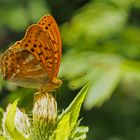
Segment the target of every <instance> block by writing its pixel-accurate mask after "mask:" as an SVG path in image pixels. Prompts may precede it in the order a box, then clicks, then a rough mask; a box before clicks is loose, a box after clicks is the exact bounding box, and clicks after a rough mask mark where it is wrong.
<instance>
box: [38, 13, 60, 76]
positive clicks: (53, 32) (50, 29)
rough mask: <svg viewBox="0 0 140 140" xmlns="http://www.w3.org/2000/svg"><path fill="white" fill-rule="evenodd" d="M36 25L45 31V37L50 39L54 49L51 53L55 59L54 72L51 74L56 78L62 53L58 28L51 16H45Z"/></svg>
mask: <svg viewBox="0 0 140 140" xmlns="http://www.w3.org/2000/svg"><path fill="white" fill-rule="evenodd" d="M38 24H39V26H40V27H41V28H42V29H43V30H44V31H45V33H46V35H47V36H48V37H49V38H50V40H51V42H52V44H53V48H54V52H53V53H54V59H55V61H54V63H55V64H54V65H55V71H54V73H53V76H54V77H56V76H57V73H58V70H59V66H60V58H61V53H62V47H61V37H60V32H59V28H58V26H57V23H56V22H55V20H54V18H53V17H52V16H51V15H46V16H44V17H42V18H41V20H40V21H39V23H38Z"/></svg>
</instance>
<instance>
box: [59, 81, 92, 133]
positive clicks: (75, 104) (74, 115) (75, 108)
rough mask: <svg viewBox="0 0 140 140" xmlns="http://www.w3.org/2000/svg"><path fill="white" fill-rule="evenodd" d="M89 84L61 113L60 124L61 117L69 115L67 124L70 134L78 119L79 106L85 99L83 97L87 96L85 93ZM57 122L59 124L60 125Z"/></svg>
mask: <svg viewBox="0 0 140 140" xmlns="http://www.w3.org/2000/svg"><path fill="white" fill-rule="evenodd" d="M89 86H90V83H88V84H86V85H85V86H84V87H83V88H82V89H81V91H80V92H79V93H78V95H77V96H76V97H75V99H74V100H73V101H72V103H71V104H70V105H69V107H68V108H67V109H66V110H65V111H64V112H63V114H62V115H61V117H60V122H61V120H62V119H63V117H64V116H65V115H67V114H69V113H70V120H69V121H70V122H69V125H70V126H69V131H70V132H71V131H72V129H73V128H74V126H75V125H76V122H77V120H78V117H79V112H80V109H81V105H82V103H83V101H84V99H85V96H86V94H87V91H88V89H89ZM60 122H59V123H60Z"/></svg>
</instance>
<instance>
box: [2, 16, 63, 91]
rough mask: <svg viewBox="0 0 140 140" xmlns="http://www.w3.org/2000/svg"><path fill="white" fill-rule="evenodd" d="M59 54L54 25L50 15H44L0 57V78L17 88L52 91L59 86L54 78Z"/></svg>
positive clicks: (55, 25) (58, 38)
mask: <svg viewBox="0 0 140 140" xmlns="http://www.w3.org/2000/svg"><path fill="white" fill-rule="evenodd" d="M61 53H62V45H61V37H60V31H59V28H58V25H57V23H56V21H55V19H54V18H53V17H52V16H51V15H45V16H43V17H42V18H41V19H40V20H39V22H38V23H37V24H33V25H31V26H30V27H29V28H28V29H27V31H26V34H25V36H24V38H23V39H22V40H20V41H17V42H16V43H15V44H14V45H12V46H11V47H10V48H9V49H7V50H6V51H5V52H4V53H3V54H2V55H1V57H0V72H1V74H2V77H3V79H5V80H8V81H11V82H14V83H16V84H17V85H19V86H23V87H29V88H39V89H43V90H45V91H47V92H53V91H54V90H55V89H57V88H58V87H60V85H61V84H62V82H61V80H59V79H57V74H58V70H59V67H60V59H61Z"/></svg>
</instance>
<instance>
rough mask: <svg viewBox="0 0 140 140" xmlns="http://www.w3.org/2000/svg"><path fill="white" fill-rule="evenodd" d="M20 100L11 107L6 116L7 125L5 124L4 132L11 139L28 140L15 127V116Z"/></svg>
mask: <svg viewBox="0 0 140 140" xmlns="http://www.w3.org/2000/svg"><path fill="white" fill-rule="evenodd" d="M17 103H18V100H16V101H15V102H14V103H13V104H12V105H11V106H9V110H8V112H7V116H5V117H6V118H5V119H6V120H5V124H4V129H5V130H4V131H5V133H6V135H7V134H8V135H9V137H10V139H14V140H18V139H19V138H20V140H26V139H25V138H24V137H23V135H22V134H21V133H20V132H18V131H17V129H16V126H15V115H16V109H17Z"/></svg>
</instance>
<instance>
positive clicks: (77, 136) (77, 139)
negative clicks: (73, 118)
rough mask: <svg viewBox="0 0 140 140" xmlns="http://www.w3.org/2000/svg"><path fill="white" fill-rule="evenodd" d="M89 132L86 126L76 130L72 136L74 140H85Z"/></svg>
mask: <svg viewBox="0 0 140 140" xmlns="http://www.w3.org/2000/svg"><path fill="white" fill-rule="evenodd" d="M88 131H89V128H88V127H86V126H80V127H78V128H77V129H76V131H75V133H74V134H73V136H72V140H85V139H86V133H87V132H88Z"/></svg>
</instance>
